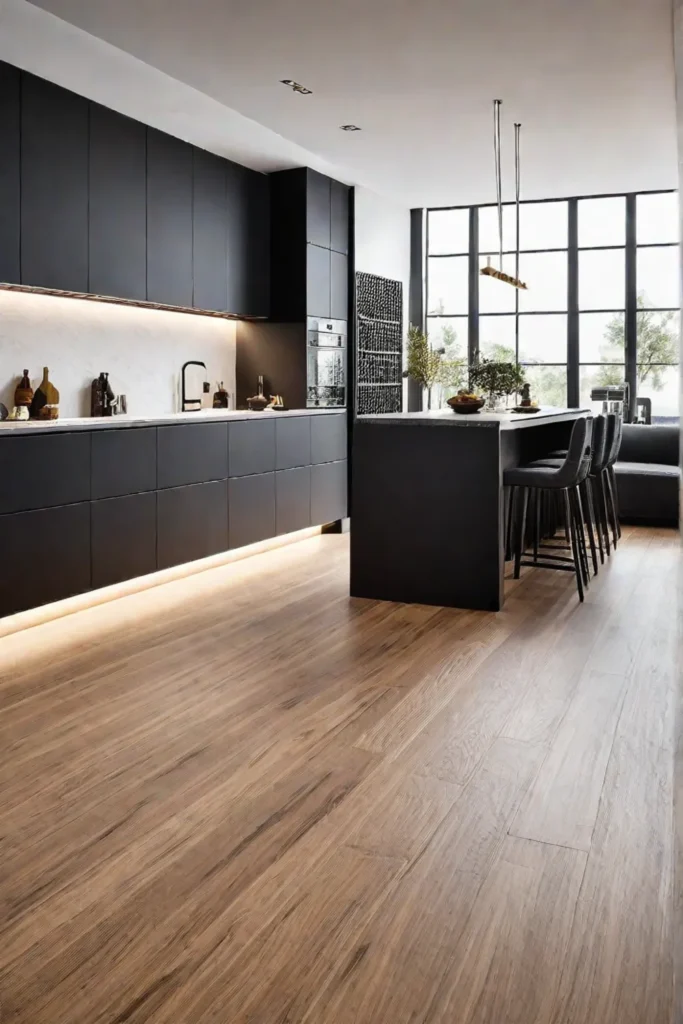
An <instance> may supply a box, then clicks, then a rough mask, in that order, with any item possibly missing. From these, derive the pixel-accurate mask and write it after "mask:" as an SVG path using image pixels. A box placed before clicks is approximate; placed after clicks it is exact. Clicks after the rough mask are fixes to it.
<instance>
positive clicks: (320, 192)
mask: <svg viewBox="0 0 683 1024" xmlns="http://www.w3.org/2000/svg"><path fill="white" fill-rule="evenodd" d="M330 184H331V179H330V178H327V177H326V176H325V175H324V174H319V173H318V171H313V170H310V168H309V170H308V172H307V175H306V241H307V242H312V243H313V245H322V246H323V247H324V248H326V249H329V247H330Z"/></svg>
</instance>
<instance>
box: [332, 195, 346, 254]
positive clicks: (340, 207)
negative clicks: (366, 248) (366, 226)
mask: <svg viewBox="0 0 683 1024" xmlns="http://www.w3.org/2000/svg"><path fill="white" fill-rule="evenodd" d="M330 221H331V239H330V249H335V250H336V251H337V252H343V253H344V254H347V253H348V251H349V189H348V186H347V185H342V183H341V182H340V181H333V182H332V186H331V218H330Z"/></svg>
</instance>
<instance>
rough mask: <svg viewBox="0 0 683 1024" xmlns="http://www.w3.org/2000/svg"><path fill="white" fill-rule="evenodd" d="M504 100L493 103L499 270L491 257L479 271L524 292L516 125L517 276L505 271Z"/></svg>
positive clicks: (518, 125) (517, 133)
mask: <svg viewBox="0 0 683 1024" xmlns="http://www.w3.org/2000/svg"><path fill="white" fill-rule="evenodd" d="M502 105H503V101H502V100H494V101H493V160H494V164H495V169H496V206H497V207H498V246H499V253H498V259H499V264H498V269H496V268H495V267H493V266H492V265H491V257H490V256H489V257H488V259H487V260H486V266H485V267H482V268H481V270H480V271H479V273H480V274H483V275H484V277H495V278H497V279H498V280H499V281H504V282H505V284H511V285H512V286H513V288H521V289H523V290H524V291H526V289H527V285H526V284H525V283H524V281H520V279H519V194H520V183H521V173H520V132H521V130H522V126H521V124H518V123H515V213H516V223H517V248H516V251H515V275H514V277H513V276H512V275H511V274H506V273H505V272H504V270H503V182H502V175H501V168H500V108H501V106H502Z"/></svg>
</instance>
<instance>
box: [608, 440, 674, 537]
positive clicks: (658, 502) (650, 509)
mask: <svg viewBox="0 0 683 1024" xmlns="http://www.w3.org/2000/svg"><path fill="white" fill-rule="evenodd" d="M679 464H680V429H679V427H678V426H668V425H666V426H643V425H641V424H637V423H625V424H624V436H623V438H622V442H621V448H620V449H619V456H618V460H617V463H616V465H615V467H614V469H615V472H616V477H617V490H618V493H619V515H620V518H621V519H623V520H624V521H626V522H634V523H649V524H652V525H671V526H677V525H678V516H679V512H678V503H679V495H680V488H681V471H680V468H679Z"/></svg>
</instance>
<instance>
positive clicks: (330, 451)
mask: <svg viewBox="0 0 683 1024" xmlns="http://www.w3.org/2000/svg"><path fill="white" fill-rule="evenodd" d="M347 446H348V436H347V432H346V415H345V414H344V413H340V414H339V415H328V416H311V462H312V463H313V464H314V465H315V464H316V463H319V462H339V461H340V460H341V459H345V458H346V452H347Z"/></svg>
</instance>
